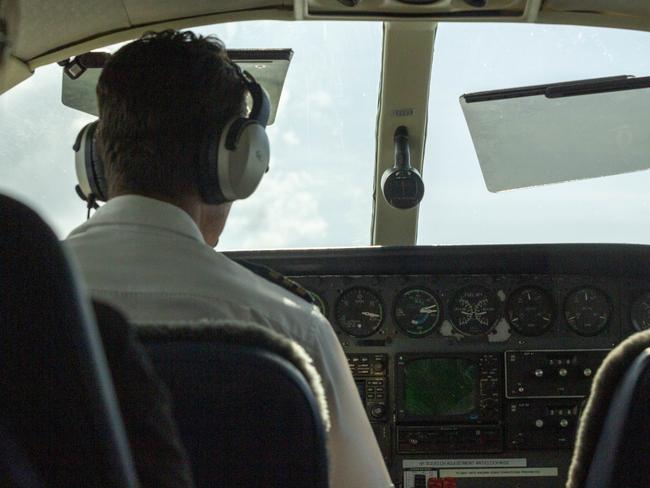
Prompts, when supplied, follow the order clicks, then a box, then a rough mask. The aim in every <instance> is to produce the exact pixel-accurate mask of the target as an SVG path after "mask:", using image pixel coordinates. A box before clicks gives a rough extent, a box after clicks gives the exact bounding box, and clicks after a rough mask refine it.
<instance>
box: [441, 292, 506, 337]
mask: <svg viewBox="0 0 650 488" xmlns="http://www.w3.org/2000/svg"><path fill="white" fill-rule="evenodd" d="M449 315H450V316H451V321H452V323H453V324H454V327H455V328H456V329H457V330H458V331H459V332H461V333H463V334H465V335H481V334H485V333H487V332H489V331H490V329H492V327H494V325H495V324H496V322H497V320H498V318H499V299H498V298H497V296H496V295H495V294H494V293H492V292H491V291H490V290H488V289H487V288H484V287H482V286H470V287H467V288H463V289H462V290H460V291H459V292H458V293H457V294H456V296H455V297H454V299H453V300H452V301H451V306H450V307H449Z"/></svg>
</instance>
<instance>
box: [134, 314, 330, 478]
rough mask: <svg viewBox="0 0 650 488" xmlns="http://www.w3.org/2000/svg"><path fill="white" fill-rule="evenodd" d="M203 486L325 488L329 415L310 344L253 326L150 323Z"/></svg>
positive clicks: (156, 355) (157, 360) (148, 344)
mask: <svg viewBox="0 0 650 488" xmlns="http://www.w3.org/2000/svg"><path fill="white" fill-rule="evenodd" d="M140 336H141V339H142V341H143V343H144V345H145V348H146V349H147V351H148V352H149V354H150V357H151V360H152V362H153V364H154V367H155V368H156V369H157V372H158V374H159V375H160V376H161V377H162V379H163V381H165V382H166V383H167V386H168V388H169V390H170V392H171V394H172V398H173V401H174V412H175V417H176V421H177V424H178V427H179V430H180V433H181V438H182V440H183V442H184V444H185V447H186V448H187V450H188V452H189V456H190V460H191V463H192V466H193V471H194V479H195V482H196V485H197V487H199V488H201V487H209V486H210V487H211V486H242V487H247V486H282V487H289V488H302V487H304V488H307V487H309V488H314V487H318V488H326V487H327V486H328V463H327V452H326V432H325V430H326V425H328V422H329V420H328V419H327V412H326V408H325V407H324V405H325V399H324V394H323V391H322V387H321V386H320V383H319V382H320V378H319V377H318V375H317V373H316V372H315V369H314V368H313V366H312V365H311V360H310V359H309V358H308V356H307V355H306V353H305V352H304V350H302V348H300V347H299V346H297V345H296V344H295V343H293V342H292V341H290V340H288V339H286V338H283V337H281V336H279V335H278V334H275V333H273V332H272V331H270V330H268V329H266V328H263V327H260V326H257V325H254V324H242V323H239V324H233V323H232V322H228V323H214V324H201V325H195V326H191V325H174V326H173V327H159V328H156V327H154V328H151V327H146V328H142V329H141V330H140Z"/></svg>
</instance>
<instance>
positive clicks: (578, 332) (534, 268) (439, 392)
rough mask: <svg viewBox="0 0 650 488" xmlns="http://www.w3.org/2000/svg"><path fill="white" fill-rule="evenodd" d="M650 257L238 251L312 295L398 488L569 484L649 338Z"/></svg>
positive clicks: (495, 249) (595, 251) (552, 250)
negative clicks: (633, 339)
mask: <svg viewBox="0 0 650 488" xmlns="http://www.w3.org/2000/svg"><path fill="white" fill-rule="evenodd" d="M646 255H647V250H646V248H645V247H642V246H617V245H615V246H594V245H575V246H574V245H562V246H476V247H430V248H423V247H417V248H372V249H340V250H313V251H312V250H309V251H275V252H274V251H269V252H258V253H237V254H236V255H235V256H233V257H235V259H237V258H239V257H241V258H244V259H247V260H254V261H257V262H258V263H259V264H264V265H266V266H269V267H272V268H274V269H276V270H278V271H280V272H281V273H283V274H285V275H287V276H289V277H291V278H292V279H294V280H295V281H297V282H298V283H300V284H301V285H302V286H303V287H305V288H307V289H308V290H309V291H310V292H311V293H312V295H313V296H314V298H315V301H316V303H317V306H318V307H319V308H320V310H321V312H322V313H323V315H324V316H325V317H326V318H327V319H328V320H329V322H330V323H331V324H332V327H333V329H334V330H335V332H336V334H337V335H338V338H339V341H340V343H341V345H342V347H343V349H344V351H345V353H346V355H347V357H348V363H349V365H350V368H351V371H352V374H353V377H354V379H355V382H356V384H357V387H358V389H359V395H360V397H361V399H362V402H363V403H364V406H365V408H366V412H367V414H368V418H369V420H370V422H371V425H372V427H373V429H374V431H375V435H376V437H377V441H378V443H379V446H380V448H381V450H382V453H383V455H384V459H385V461H386V465H387V467H388V469H389V471H390V473H391V476H392V478H393V481H394V482H395V485H396V487H397V488H420V487H425V488H429V487H430V486H434V487H436V486H445V487H448V486H449V487H451V486H453V487H455V488H473V487H476V486H481V487H482V488H491V487H494V488H496V487H498V488H521V487H523V486H535V487H539V488H555V487H561V486H564V483H565V481H566V476H567V471H568V466H569V463H570V456H571V450H572V447H573V444H574V439H575V431H576V428H577V425H578V420H579V417H580V414H581V413H582V409H583V406H584V403H585V401H586V397H587V396H588V393H589V389H590V386H591V381H592V380H593V377H594V375H595V374H596V372H597V370H598V367H599V366H600V363H601V362H602V360H603V358H604V357H605V356H606V355H607V353H608V351H609V350H611V349H612V348H613V347H615V346H616V345H617V344H618V343H619V342H620V341H621V340H622V339H624V338H625V337H627V336H629V335H631V334H633V333H634V332H636V331H639V330H645V329H648V328H650V263H648V262H647V261H648V260H647V259H646Z"/></svg>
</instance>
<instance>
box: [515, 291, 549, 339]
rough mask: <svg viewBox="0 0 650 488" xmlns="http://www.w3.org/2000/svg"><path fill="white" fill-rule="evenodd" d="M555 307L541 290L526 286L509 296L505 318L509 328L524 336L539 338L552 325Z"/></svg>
mask: <svg viewBox="0 0 650 488" xmlns="http://www.w3.org/2000/svg"><path fill="white" fill-rule="evenodd" d="M554 315H555V306H554V305H553V300H552V299H551V297H550V296H549V295H548V293H546V292H545V291H544V290H542V289H541V288H537V287H535V286H526V287H524V288H519V289H518V290H515V292H514V293H513V294H512V295H510V298H509V299H508V304H507V305H506V318H507V319H508V323H509V324H510V327H512V328H513V329H515V330H516V331H517V332H519V333H520V334H522V335H525V336H539V335H542V334H543V333H544V332H546V331H547V330H548V328H549V327H550V326H551V325H553V317H554Z"/></svg>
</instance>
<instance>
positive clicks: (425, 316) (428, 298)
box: [393, 288, 441, 337]
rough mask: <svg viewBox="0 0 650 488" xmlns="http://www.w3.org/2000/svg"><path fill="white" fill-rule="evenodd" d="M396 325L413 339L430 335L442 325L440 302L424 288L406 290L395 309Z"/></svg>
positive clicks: (396, 303) (400, 295)
mask: <svg viewBox="0 0 650 488" xmlns="http://www.w3.org/2000/svg"><path fill="white" fill-rule="evenodd" d="M393 317H394V318H395V323H396V324H397V325H398V326H399V328H400V329H402V330H403V331H404V332H406V333H407V334H408V335H410V336H412V337H422V336H425V335H427V334H430V333H431V332H432V331H433V329H435V328H436V326H437V325H438V324H439V323H440V317H441V314H440V302H439V301H438V299H437V298H436V297H435V295H434V294H433V293H431V292H430V291H428V290H425V289H423V288H411V289H408V290H404V291H403V292H402V293H400V294H399V296H398V297H397V299H396V300H395V306H394V307H393Z"/></svg>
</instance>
